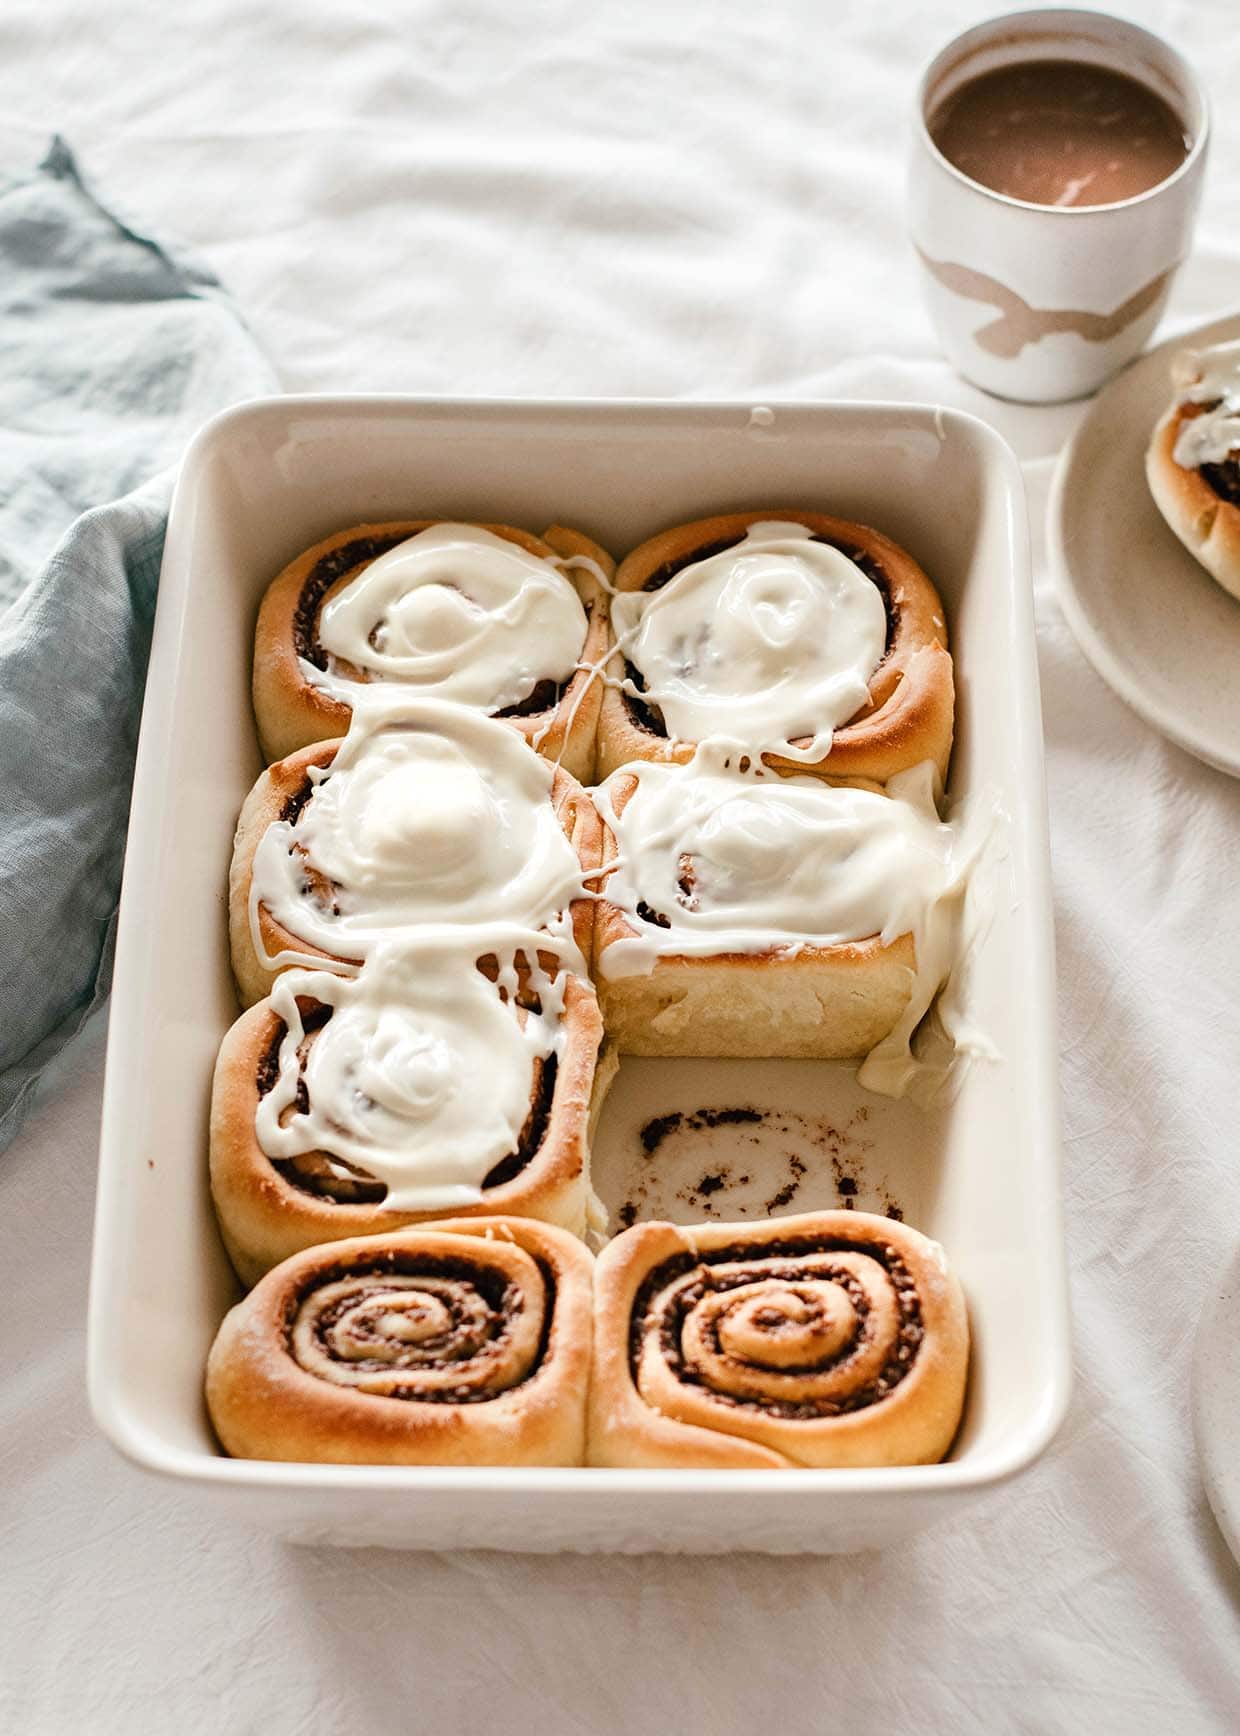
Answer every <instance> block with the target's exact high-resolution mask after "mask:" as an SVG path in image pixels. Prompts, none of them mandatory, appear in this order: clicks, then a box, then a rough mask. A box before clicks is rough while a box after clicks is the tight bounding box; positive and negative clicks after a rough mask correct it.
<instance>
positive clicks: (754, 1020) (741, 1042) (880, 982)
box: [594, 772, 917, 1061]
mask: <svg viewBox="0 0 1240 1736" xmlns="http://www.w3.org/2000/svg"><path fill="white" fill-rule="evenodd" d="M855 781H856V782H857V783H858V784H860V785H861V787H866V786H865V785H864V784H862V783H861V780H855ZM637 784H638V780H637V778H636V777H635V776H634V775H633V774H632V773H626V772H620V773H619V774H618V775H617V777H616V778H615V780H614V782H613V783H612V784H611V785H610V786H609V789H610V794H611V800H612V805H613V807H614V809H615V812H616V813H617V815H619V814H622V813H623V812H624V810H625V808H626V807H627V805H628V803H629V801H630V800H631V799H632V796H633V794H634V792H635V790H636V789H637ZM869 787H871V788H873V787H874V786H872V785H871V786H869ZM602 834H603V836H602V861H603V866H604V868H606V867H607V866H608V864H609V863H611V862H614V861H615V859H616V855H617V849H618V847H617V844H616V836H615V833H614V832H613V831H612V830H611V827H610V826H607V825H605V824H604V825H603V827H602ZM601 884H602V886H603V888H604V890H605V889H606V885H607V882H606V880H602V881H601ZM638 933H639V931H638V930H637V929H636V928H635V927H634V926H633V924H632V923H631V922H630V921H629V917H628V913H627V912H626V911H624V910H622V909H621V908H620V907H619V906H618V905H615V904H611V903H609V902H607V901H603V902H602V903H600V904H599V905H598V907H597V910H596V912H595V918H594V978H595V982H596V984H597V987H598V994H599V1002H600V1004H601V1006H602V1009H603V1018H604V1022H605V1024H606V1027H607V1037H608V1041H609V1042H611V1043H614V1044H615V1045H616V1047H617V1048H618V1049H619V1050H620V1051H621V1052H622V1053H624V1054H628V1055H690V1056H725V1055H729V1056H730V1055H735V1056H743V1057H746V1058H761V1057H772V1056H773V1057H783V1058H786V1059H800V1058H805V1057H807V1058H810V1059H819V1060H836V1061H838V1060H851V1059H854V1058H856V1057H858V1056H861V1055H868V1054H869V1052H870V1050H871V1049H873V1048H874V1047H875V1045H876V1044H877V1043H879V1042H881V1041H882V1039H883V1038H884V1037H885V1036H887V1035H888V1034H889V1033H890V1032H891V1031H892V1030H893V1029H894V1028H895V1026H896V1025H897V1024H898V1023H899V1021H900V1018H901V1016H902V1015H903V1013H904V1010H905V1008H906V1007H907V1006H908V1003H909V1000H910V998H911V996H912V992H913V981H914V975H915V972H916V968H917V951H916V947H915V945H914V942H913V937H912V935H911V934H904V935H899V936H897V938H896V939H895V940H893V941H890V942H887V943H884V942H883V941H882V940H880V939H879V938H878V936H877V935H875V936H872V937H869V938H866V939H861V940H857V941H854V942H852V943H850V944H848V945H841V946H803V947H801V948H800V949H799V950H798V951H797V952H795V953H783V952H781V951H780V949H779V948H778V946H776V945H775V944H772V945H771V947H770V948H769V949H768V950H767V951H765V952H758V953H747V952H746V953H723V952H720V953H711V954H708V955H706V956H704V957H697V956H687V955H684V954H680V953H668V954H665V955H663V956H662V957H660V958H658V959H656V961H655V964H654V968H653V970H651V971H650V972H649V973H648V974H645V975H634V976H618V977H614V978H612V977H608V976H607V975H606V974H605V968H604V966H605V957H606V953H607V949H608V947H610V946H613V945H614V944H615V943H616V942H617V941H620V940H624V939H627V938H630V937H632V936H634V935H637V934H638Z"/></svg>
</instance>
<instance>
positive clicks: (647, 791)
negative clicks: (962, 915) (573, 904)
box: [594, 744, 967, 1090]
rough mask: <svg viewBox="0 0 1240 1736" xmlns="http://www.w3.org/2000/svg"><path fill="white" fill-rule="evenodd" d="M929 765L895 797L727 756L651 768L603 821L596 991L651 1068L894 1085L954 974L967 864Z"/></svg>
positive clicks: (626, 786) (721, 752)
mask: <svg viewBox="0 0 1240 1736" xmlns="http://www.w3.org/2000/svg"><path fill="white" fill-rule="evenodd" d="M933 776H934V774H933V768H932V767H930V766H925V767H922V768H920V770H917V771H913V772H906V773H903V774H901V775H900V776H898V777H897V778H895V779H894V780H892V782H891V783H890V784H888V786H887V787H886V790H884V789H882V788H880V787H879V786H877V785H864V786H863V785H853V786H845V785H834V784H829V783H826V782H824V781H822V780H820V779H817V778H807V777H783V776H780V775H778V774H776V773H773V772H769V771H765V770H763V769H762V768H760V767H758V766H755V765H752V764H749V762H747V761H746V760H744V759H743V758H742V759H741V760H740V761H739V762H738V761H737V759H736V756H735V755H734V754H731V753H729V752H728V750H727V749H725V748H723V747H721V746H719V745H718V744H708V745H705V746H703V747H702V748H700V749H699V750H698V752H697V754H696V755H695V757H694V759H693V760H692V762H691V763H690V764H689V765H686V766H679V765H667V764H654V763H649V762H647V763H638V764H635V765H631V766H628V767H626V768H625V769H623V770H622V771H619V772H616V773H614V774H613V775H612V777H611V778H609V779H608V781H607V783H606V784H605V785H603V786H602V788H601V789H600V790H598V791H597V792H596V802H597V805H598V808H599V812H600V814H601V815H602V817H603V819H604V822H605V829H604V838H603V864H604V867H603V874H602V876H601V877H600V878H601V880H602V884H603V888H604V902H602V903H601V904H600V906H599V910H598V913H597V916H596V918H595V934H594V943H595V951H594V959H595V980H596V982H597V984H598V990H599V997H600V1000H601V1002H602V1006H603V1016H604V1019H605V1020H606V1023H607V1030H608V1035H609V1037H610V1038H611V1040H612V1041H613V1042H614V1043H615V1044H616V1046H617V1047H618V1048H619V1049H620V1050H622V1051H627V1052H628V1053H630V1054H639V1055H747V1056H819V1057H824V1058H834V1059H841V1058H848V1057H856V1056H862V1055H866V1056H868V1057H869V1059H868V1060H867V1062H866V1066H865V1068H863V1070H862V1073H861V1078H862V1082H863V1083H866V1084H871V1085H873V1086H875V1087H876V1088H878V1089H891V1090H898V1089H900V1088H901V1086H902V1083H903V1082H904V1080H905V1078H906V1076H907V1073H908V1071H909V1070H910V1068H911V1063H910V1060H909V1042H910V1039H911V1037H912V1033H913V1031H914V1029H915V1028H916V1026H917V1024H918V1023H919V1021H920V1020H921V1018H922V1017H923V1016H924V1014H925V1013H926V1011H927V1009H928V1007H929V1005H930V1003H931V1001H932V999H933V997H934V995H935V993H936V991H937V990H938V989H939V987H940V986H941V985H942V983H943V981H944V980H945V978H946V977H947V975H948V972H949V970H950V968H951V964H952V958H953V948H954V941H955V925H956V918H957V915H958V907H959V902H960V899H961V897H962V895H963V891H964V887H965V884H966V881H967V861H966V859H965V855H964V851H963V850H962V849H961V848H960V847H959V840H958V839H957V836H956V834H955V832H954V830H953V829H952V828H951V827H950V826H947V825H944V824H943V823H942V822H941V821H940V819H939V815H938V811H937V809H936V807H935V804H934V796H933V790H932V783H933Z"/></svg>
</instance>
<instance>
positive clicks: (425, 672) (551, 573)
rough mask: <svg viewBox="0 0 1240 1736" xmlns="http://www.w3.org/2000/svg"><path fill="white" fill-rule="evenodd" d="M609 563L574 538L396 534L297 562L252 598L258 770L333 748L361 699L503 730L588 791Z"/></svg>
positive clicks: (559, 531)
mask: <svg viewBox="0 0 1240 1736" xmlns="http://www.w3.org/2000/svg"><path fill="white" fill-rule="evenodd" d="M613 570H614V567H613V563H612V561H611V558H610V556H609V555H607V554H606V553H605V551H604V550H603V549H601V548H599V546H598V544H597V543H594V542H591V540H590V539H589V538H588V537H586V536H583V535H582V534H581V533H580V532H579V531H574V530H566V529H564V528H563V527H562V526H560V525H553V526H552V527H551V528H550V529H549V530H547V531H544V533H543V535H542V536H541V537H537V536H531V535H530V534H529V533H528V532H527V531H523V530H515V529H514V528H513V527H512V526H511V525H506V524H492V525H484V524H454V523H451V522H448V521H445V520H441V519H407V520H402V521H401V522H399V523H390V524H359V525H353V526H352V527H351V528H350V529H348V530H342V531H337V532H335V533H334V534H333V535H332V536H329V537H325V538H324V539H323V541H322V542H319V543H316V544H315V545H314V547H313V548H310V549H307V550H306V551H305V553H304V554H301V555H299V556H298V557H297V559H296V560H295V561H292V562H291V563H290V564H289V565H288V566H287V567H285V569H284V571H283V572H282V573H281V574H280V575H279V577H278V578H276V579H275V580H274V581H273V582H272V584H271V585H270V587H269V588H268V590H267V593H266V595H265V596H264V598H263V602H262V606H261V608H260V610H259V615H258V627H257V631H256V634H255V641H254V713H255V717H256V719H257V722H258V734H259V740H260V742H261V743H262V746H263V751H264V753H265V755H266V758H267V759H268V761H271V760H277V759H284V758H286V757H287V756H288V755H289V754H290V753H293V752H295V751H296V749H298V748H300V747H307V746H309V744H310V743H311V742H315V741H324V740H326V739H327V738H329V737H332V736H339V735H343V734H344V733H345V731H346V729H347V728H348V724H349V717H350V714H351V711H352V708H353V705H354V703H355V702H356V699H357V695H358V694H359V693H361V692H363V691H365V689H366V688H367V687H368V686H375V685H378V686H381V687H383V688H385V689H388V690H391V689H392V688H399V689H403V690H405V691H408V692H411V693H414V694H417V695H420V696H421V697H423V698H428V699H452V700H456V701H459V702H460V703H463V704H467V705H471V706H474V707H476V708H478V709H479V710H480V711H482V712H484V713H487V714H490V715H491V716H495V717H500V718H503V719H504V720H505V721H506V722H507V723H508V724H509V726H510V727H512V728H515V729H516V730H518V731H519V732H520V733H521V735H522V736H524V738H525V739H526V741H528V742H529V743H530V744H531V745H532V746H534V747H536V748H537V749H538V750H539V752H541V753H543V754H545V755H546V756H547V757H548V758H549V759H554V760H556V761H557V762H558V763H560V764H562V765H564V766H566V767H567V768H568V770H569V771H570V772H572V774H573V775H574V777H577V778H580V779H582V780H588V779H589V778H590V777H591V775H592V773H593V767H594V736H595V730H596V727H597V723H598V709H599V704H600V702H601V698H602V693H601V687H600V684H599V682H598V680H597V679H595V676H594V673H593V670H594V668H595V667H596V666H597V665H598V663H599V660H600V659H601V657H602V655H603V652H604V648H605V645H606V591H605V586H606V585H607V584H608V583H609V582H610V578H611V575H612V572H613Z"/></svg>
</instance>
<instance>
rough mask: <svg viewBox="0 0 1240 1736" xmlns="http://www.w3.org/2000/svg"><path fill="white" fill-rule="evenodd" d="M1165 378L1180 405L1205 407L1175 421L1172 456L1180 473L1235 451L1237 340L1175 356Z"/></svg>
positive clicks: (1239, 382)
mask: <svg viewBox="0 0 1240 1736" xmlns="http://www.w3.org/2000/svg"><path fill="white" fill-rule="evenodd" d="M1171 377H1172V379H1173V381H1174V382H1175V386H1176V390H1177V393H1178V397H1179V402H1180V403H1181V404H1210V405H1212V406H1213V408H1212V409H1209V410H1203V411H1202V413H1201V415H1200V416H1191V417H1190V418H1189V419H1188V420H1187V421H1186V422H1183V423H1181V425H1180V431H1179V433H1178V435H1177V436H1176V442H1175V448H1174V451H1173V453H1172V456H1173V457H1174V459H1175V461H1176V463H1177V464H1179V465H1181V466H1182V467H1183V469H1185V470H1195V469H1196V468H1197V467H1198V466H1199V465H1202V464H1222V463H1223V462H1224V461H1225V460H1226V459H1228V458H1230V457H1234V456H1235V455H1236V454H1237V453H1240V339H1237V340H1236V341H1235V342H1234V343H1229V344H1218V345H1216V346H1215V347H1214V348H1213V349H1209V350H1188V351H1186V352H1185V353H1184V354H1183V355H1179V356H1177V357H1176V359H1175V362H1174V363H1173V364H1172V370H1171Z"/></svg>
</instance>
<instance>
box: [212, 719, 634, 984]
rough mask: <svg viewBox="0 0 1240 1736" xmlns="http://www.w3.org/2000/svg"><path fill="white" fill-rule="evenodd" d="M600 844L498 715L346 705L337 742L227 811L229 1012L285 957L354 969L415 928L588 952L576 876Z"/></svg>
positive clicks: (555, 777)
mask: <svg viewBox="0 0 1240 1736" xmlns="http://www.w3.org/2000/svg"><path fill="white" fill-rule="evenodd" d="M600 849H601V834H600V827H599V823H598V818H597V815H596V814H595V811H594V807H593V804H592V802H591V801H590V798H589V796H588V795H587V794H586V792H585V791H584V790H583V789H582V788H581V786H580V784H578V782H577V780H576V779H575V778H574V777H573V776H572V775H571V773H569V772H566V771H564V770H563V768H562V767H559V766H554V767H553V766H551V765H550V764H549V763H548V762H547V761H546V760H544V759H540V758H539V757H538V756H537V755H535V754H532V753H530V751H529V749H528V748H527V747H526V746H525V744H524V743H523V742H522V740H521V738H520V736H519V735H517V734H516V733H515V731H513V730H510V729H507V728H505V726H504V725H503V724H502V723H497V722H495V721H494V720H493V719H492V718H487V717H482V716H480V715H479V714H478V713H476V712H473V711H470V710H469V709H468V708H467V707H465V706H461V705H454V704H450V703H448V702H447V701H443V700H426V699H400V700H397V701H391V700H385V701H384V702H383V703H382V704H376V705H371V704H369V703H368V702H366V701H365V700H363V701H359V703H358V705H357V708H356V710H355V712H354V715H353V719H352V722H351V724H350V727H349V733H348V735H347V736H346V737H345V738H344V740H343V741H331V742H320V743H319V744H318V745H317V746H315V747H310V748H303V749H301V750H300V751H299V752H298V753H295V754H291V755H290V756H289V757H288V758H287V759H284V760H281V761H279V762H277V764H275V765H273V766H271V767H270V768H269V769H268V770H267V771H266V772H264V773H263V775H262V776H261V777H260V778H259V780H258V782H257V783H256V784H255V786H254V788H253V790H252V791H251V792H250V794H249V796H248V797H247V798H246V802H245V806H244V807H243V808H242V810H241V817H240V820H239V821H238V825H237V836H236V841H235V846H234V850H233V859H232V868H231V872H230V875H229V938H230V941H231V947H232V964H233V974H234V976H235V977H236V980H237V987H238V991H239V994H240V997H241V1002H242V1005H243V1006H248V1005H251V1004H252V1003H253V1002H254V1001H256V1000H261V999H262V997H263V996H264V995H265V994H267V993H269V991H270V989H271V986H272V983H273V982H274V980H275V978H276V976H277V974H278V973H279V971H281V970H282V969H285V968H287V967H288V966H289V965H307V966H311V967H313V966H315V965H316V964H320V963H323V964H328V965H330V964H335V963H341V962H343V963H345V964H357V963H359V962H360V961H361V960H362V959H364V958H365V957H366V956H367V954H368V952H369V951H370V949H371V948H372V947H373V946H374V945H376V944H377V943H378V942H379V941H381V940H382V939H384V938H385V937H387V936H390V935H391V934H393V933H394V932H402V931H408V930H410V929H412V928H416V927H420V926H424V925H425V924H427V923H447V924H451V925H454V926H458V927H466V926H471V925H472V926H475V927H476V926H478V925H480V924H487V923H490V922H493V921H499V922H515V923H519V924H523V925H525V926H526V927H528V928H530V929H543V928H546V929H548V930H549V931H554V934H553V939H554V935H555V934H558V935H559V936H560V938H561V940H562V938H563V936H564V935H565V934H569V933H571V938H572V939H573V940H574V941H575V943H576V946H577V947H578V948H579V950H580V952H581V954H582V955H583V957H586V958H588V956H589V951H590V944H591V933H592V928H593V919H594V907H593V904H592V903H591V902H590V900H589V899H587V898H585V897H583V878H586V877H589V876H590V875H592V874H593V873H595V872H596V871H597V868H598V863H599V853H600ZM559 951H560V946H559V942H558V941H557V942H556V943H555V950H554V951H553V953H552V954H549V955H548V956H547V958H546V960H545V964H546V968H548V969H550V968H552V964H553V962H554V958H555V957H558V956H559Z"/></svg>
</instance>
